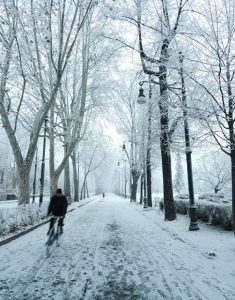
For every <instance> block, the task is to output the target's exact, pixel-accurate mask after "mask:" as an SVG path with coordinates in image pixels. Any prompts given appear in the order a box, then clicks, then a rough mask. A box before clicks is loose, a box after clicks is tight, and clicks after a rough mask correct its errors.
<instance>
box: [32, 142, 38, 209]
mask: <svg viewBox="0 0 235 300" xmlns="http://www.w3.org/2000/svg"><path fill="white" fill-rule="evenodd" d="M37 164H38V148H36V159H35V166H34V178H33V200H32V203H34V202H35V192H36V179H37Z"/></svg>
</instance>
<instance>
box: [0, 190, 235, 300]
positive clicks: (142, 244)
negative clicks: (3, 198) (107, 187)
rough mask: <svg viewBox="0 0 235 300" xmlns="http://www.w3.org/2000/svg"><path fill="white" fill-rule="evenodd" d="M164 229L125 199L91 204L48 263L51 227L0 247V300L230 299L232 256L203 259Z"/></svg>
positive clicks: (71, 221) (234, 281)
mask: <svg viewBox="0 0 235 300" xmlns="http://www.w3.org/2000/svg"><path fill="white" fill-rule="evenodd" d="M168 223H169V222H164V221H163V220H162V216H161V215H159V214H157V210H152V211H143V209H142V208H141V207H139V206H137V205H134V204H131V203H129V202H128V200H127V199H122V198H119V197H117V196H113V195H107V196H106V198H105V199H104V200H103V199H102V198H101V197H97V198H94V200H93V201H91V202H90V203H88V204H87V205H84V206H82V207H80V208H78V209H76V210H74V211H73V212H71V213H70V214H68V215H67V217H66V220H65V228H64V231H65V233H64V235H63V237H62V239H61V242H60V246H59V247H56V246H55V247H54V248H53V251H52V253H51V255H50V256H49V257H48V258H47V257H46V251H45V250H46V249H45V242H46V231H47V227H48V225H44V226H42V227H40V228H38V229H36V230H34V231H32V232H30V233H29V234H27V235H25V236H23V237H21V238H19V239H17V240H15V241H12V242H11V243H9V244H6V245H4V246H2V247H0V258H1V263H0V299H1V300H2V299H3V300H7V299H14V300H15V299H17V300H21V299H25V300H31V299H33V300H36V299H40V300H41V299H42V300H44V299H45V300H46V299H48V300H49V299H58V300H62V299H66V300H67V299H71V300H72V299H81V300H85V299H91V300H92V299H96V300H101V299H103V300H112V299H118V300H125V299H133V300H134V299H136V300H137V299H150V300H158V299H159V300H160V299H167V300H175V299H176V300H178V299H185V300H186V299H187V300H188V299H191V300H196V299H202V300H207V299H210V300H222V299H230V300H233V299H235V263H234V257H235V256H234V254H235V251H234V250H231V249H230V250H229V251H230V252H229V253H226V245H223V246H224V248H225V251H224V255H225V256H226V255H227V260H226V258H224V257H220V256H216V257H213V256H209V255H206V251H204V250H205V249H202V247H197V246H195V244H193V243H191V241H190V239H182V238H180V237H179V236H178V235H177V234H176V233H175V232H176V231H177V229H175V230H173V229H172V228H170V227H167V226H168V225H167V224H168ZM170 223H171V225H170V226H174V225H172V224H173V222H170ZM178 224H179V225H180V222H178V223H177V221H175V226H178ZM190 234H192V233H190ZM193 234H195V233H193ZM214 234H216V233H214ZM197 235H198V236H200V235H199V234H198V233H197ZM218 241H220V239H219V238H218ZM209 243H210V242H209ZM212 243H213V241H212ZM204 248H206V245H204ZM234 248H235V245H234ZM232 251H233V252H232ZM232 254H233V256H231V255H232ZM230 256H231V257H232V258H233V260H232V261H230Z"/></svg>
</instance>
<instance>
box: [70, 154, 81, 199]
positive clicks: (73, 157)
mask: <svg viewBox="0 0 235 300" xmlns="http://www.w3.org/2000/svg"><path fill="white" fill-rule="evenodd" d="M71 159H72V165H73V185H74V199H73V200H74V202H78V201H79V195H78V174H77V166H76V154H75V152H73V153H72V155H71Z"/></svg>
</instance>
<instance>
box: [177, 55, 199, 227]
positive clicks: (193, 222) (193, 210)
mask: <svg viewBox="0 0 235 300" xmlns="http://www.w3.org/2000/svg"><path fill="white" fill-rule="evenodd" d="M183 59H184V56H183V55H182V52H179V61H180V76H181V84H182V89H181V94H182V104H183V105H182V106H183V116H184V134H185V152H186V161H187V171H188V189H189V217H190V225H189V231H195V230H199V226H198V222H197V207H196V205H195V202H194V191H193V172H192V159H191V153H192V151H191V147H190V138H189V126H188V112H187V102H186V93H185V84H184V73H183Z"/></svg>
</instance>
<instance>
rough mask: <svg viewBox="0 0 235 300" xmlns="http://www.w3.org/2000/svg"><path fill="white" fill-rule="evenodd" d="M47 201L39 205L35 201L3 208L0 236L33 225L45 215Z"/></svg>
mask: <svg viewBox="0 0 235 300" xmlns="http://www.w3.org/2000/svg"><path fill="white" fill-rule="evenodd" d="M47 208H48V202H43V203H42V205H41V206H40V207H39V206H38V204H37V203H34V204H25V205H21V206H17V207H16V208H12V209H4V213H1V214H0V236H2V235H4V234H7V233H13V232H16V231H20V230H23V229H24V228H25V227H27V226H33V225H35V224H37V223H39V222H40V221H41V220H42V219H45V218H46V217H47Z"/></svg>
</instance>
